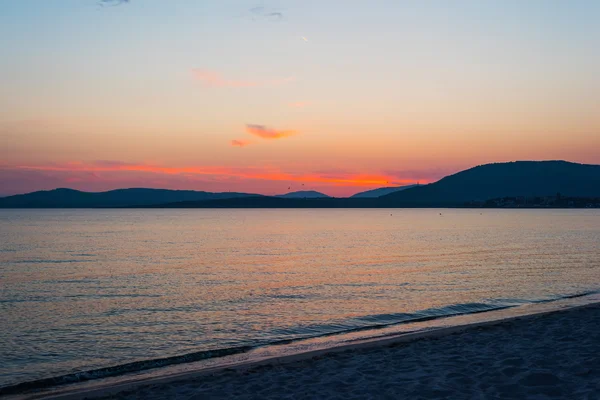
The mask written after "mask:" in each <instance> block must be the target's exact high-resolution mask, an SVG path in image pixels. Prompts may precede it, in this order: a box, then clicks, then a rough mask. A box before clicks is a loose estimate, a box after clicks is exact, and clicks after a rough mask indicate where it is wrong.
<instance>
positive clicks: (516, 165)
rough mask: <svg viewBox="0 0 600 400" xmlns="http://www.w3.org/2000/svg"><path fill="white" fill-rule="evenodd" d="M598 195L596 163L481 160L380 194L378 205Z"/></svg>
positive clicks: (599, 169) (599, 173)
mask: <svg viewBox="0 0 600 400" xmlns="http://www.w3.org/2000/svg"><path fill="white" fill-rule="evenodd" d="M557 193H560V194H561V195H564V196H573V197H598V196H600V165H589V164H576V163H571V162H566V161H515V162H508V163H497V164H485V165H480V166H477V167H474V168H471V169H468V170H465V171H461V172H458V173H456V174H454V175H450V176H447V177H445V178H443V179H441V180H439V181H437V182H435V183H431V184H429V185H421V186H419V187H414V188H411V189H407V190H403V191H401V192H396V193H391V194H388V195H385V196H383V197H380V198H379V199H380V200H381V206H386V207H390V206H395V207H405V206H410V207H433V206H460V205H464V204H465V203H467V202H484V201H486V200H489V199H494V198H500V197H507V196H511V197H523V196H525V197H532V196H554V195H556V194H557Z"/></svg>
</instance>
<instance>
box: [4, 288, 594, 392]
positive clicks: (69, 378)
mask: <svg viewBox="0 0 600 400" xmlns="http://www.w3.org/2000/svg"><path fill="white" fill-rule="evenodd" d="M595 293H598V292H597V291H596V292H586V293H579V294H574V295H568V296H562V297H557V298H552V299H544V300H534V301H527V302H525V301H520V300H504V301H495V302H492V303H467V304H452V305H448V306H445V307H442V308H432V309H426V310H422V311H418V312H415V313H398V314H387V315H373V316H363V317H360V318H358V320H360V323H363V324H364V325H360V324H359V325H358V326H356V325H355V326H352V325H348V326H344V325H342V326H340V327H337V329H336V328H333V329H331V330H330V331H328V329H324V328H323V327H322V328H323V329H322V330H323V333H320V334H317V335H311V336H306V335H304V336H300V337H294V338H290V339H283V340H277V341H272V342H264V343H260V342H259V343H256V344H254V345H244V346H238V347H230V348H221V349H211V350H202V351H198V352H193V353H187V354H182V355H176V356H171V357H164V358H158V359H150V360H140V361H134V362H130V363H126V364H120V365H115V366H110V367H105V368H98V369H94V370H88V371H82V372H75V373H70V374H66V375H60V376H55V377H49V378H42V379H38V380H34V381H27V382H21V383H17V384H13V385H8V386H4V387H0V395H7V394H18V393H23V392H27V391H31V390H40V389H45V388H52V387H55V386H60V385H68V384H73V383H78V382H87V381H92V380H98V379H104V378H109V377H115V376H120V375H126V374H131V373H137V372H142V371H146V370H151V369H157V368H164V367H168V366H174V365H178V364H185V363H193V362H196V361H201V360H206V359H210V358H218V357H227V356H231V355H235V354H242V353H247V352H249V351H251V350H254V349H257V348H259V347H262V346H282V345H288V344H292V343H296V342H300V341H307V340H311V339H322V338H327V337H329V336H342V335H349V334H353V333H359V332H368V331H381V330H384V329H385V328H389V327H393V326H395V325H400V324H414V323H418V322H426V321H431V320H436V319H441V318H448V317H452V316H457V315H471V314H477V313H484V312H490V311H498V310H503V309H507V308H511V307H516V306H518V305H523V304H527V303H544V302H549V301H556V300H557V299H571V298H577V297H582V296H588V295H591V294H595ZM397 334H398V333H397V332H392V333H390V334H387V335H386V334H380V335H378V336H371V337H372V338H383V337H386V336H394V335H397ZM365 339H369V338H368V337H367V338H364V337H361V338H358V339H355V340H346V341H345V342H352V341H360V340H365Z"/></svg>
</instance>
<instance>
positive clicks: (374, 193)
mask: <svg viewBox="0 0 600 400" xmlns="http://www.w3.org/2000/svg"><path fill="white" fill-rule="evenodd" d="M415 186H419V185H406V186H396V187H382V188H378V189H372V190H367V191H364V192H359V193H356V194H353V195H352V196H350V198H351V199H363V198H375V197H381V196H385V195H386V194H390V193H394V192H399V191H402V190H406V189H410V188H412V187H415Z"/></svg>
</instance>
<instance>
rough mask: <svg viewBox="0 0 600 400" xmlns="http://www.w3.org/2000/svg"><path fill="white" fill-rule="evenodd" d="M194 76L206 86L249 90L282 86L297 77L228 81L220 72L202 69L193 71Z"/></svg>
mask: <svg viewBox="0 0 600 400" xmlns="http://www.w3.org/2000/svg"><path fill="white" fill-rule="evenodd" d="M192 76H193V77H194V79H196V80H198V81H200V82H201V83H202V84H203V85H204V86H206V87H216V88H249V87H258V86H280V85H285V84H286V83H290V82H293V81H295V80H296V77H295V76H288V77H285V78H275V79H270V80H266V81H248V80H237V79H228V78H225V77H223V75H222V74H221V73H219V72H216V71H210V70H206V69H200V68H194V69H192Z"/></svg>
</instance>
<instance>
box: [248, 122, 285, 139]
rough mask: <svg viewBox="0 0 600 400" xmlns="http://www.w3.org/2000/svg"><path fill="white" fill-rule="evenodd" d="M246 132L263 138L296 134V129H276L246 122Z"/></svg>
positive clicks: (279, 137) (276, 137)
mask: <svg viewBox="0 0 600 400" xmlns="http://www.w3.org/2000/svg"><path fill="white" fill-rule="evenodd" d="M246 132H248V133H249V134H251V135H254V136H258V137H260V138H263V139H281V138H284V137H289V136H292V135H295V134H296V131H278V130H276V129H271V128H268V127H266V126H264V125H253V124H246Z"/></svg>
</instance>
